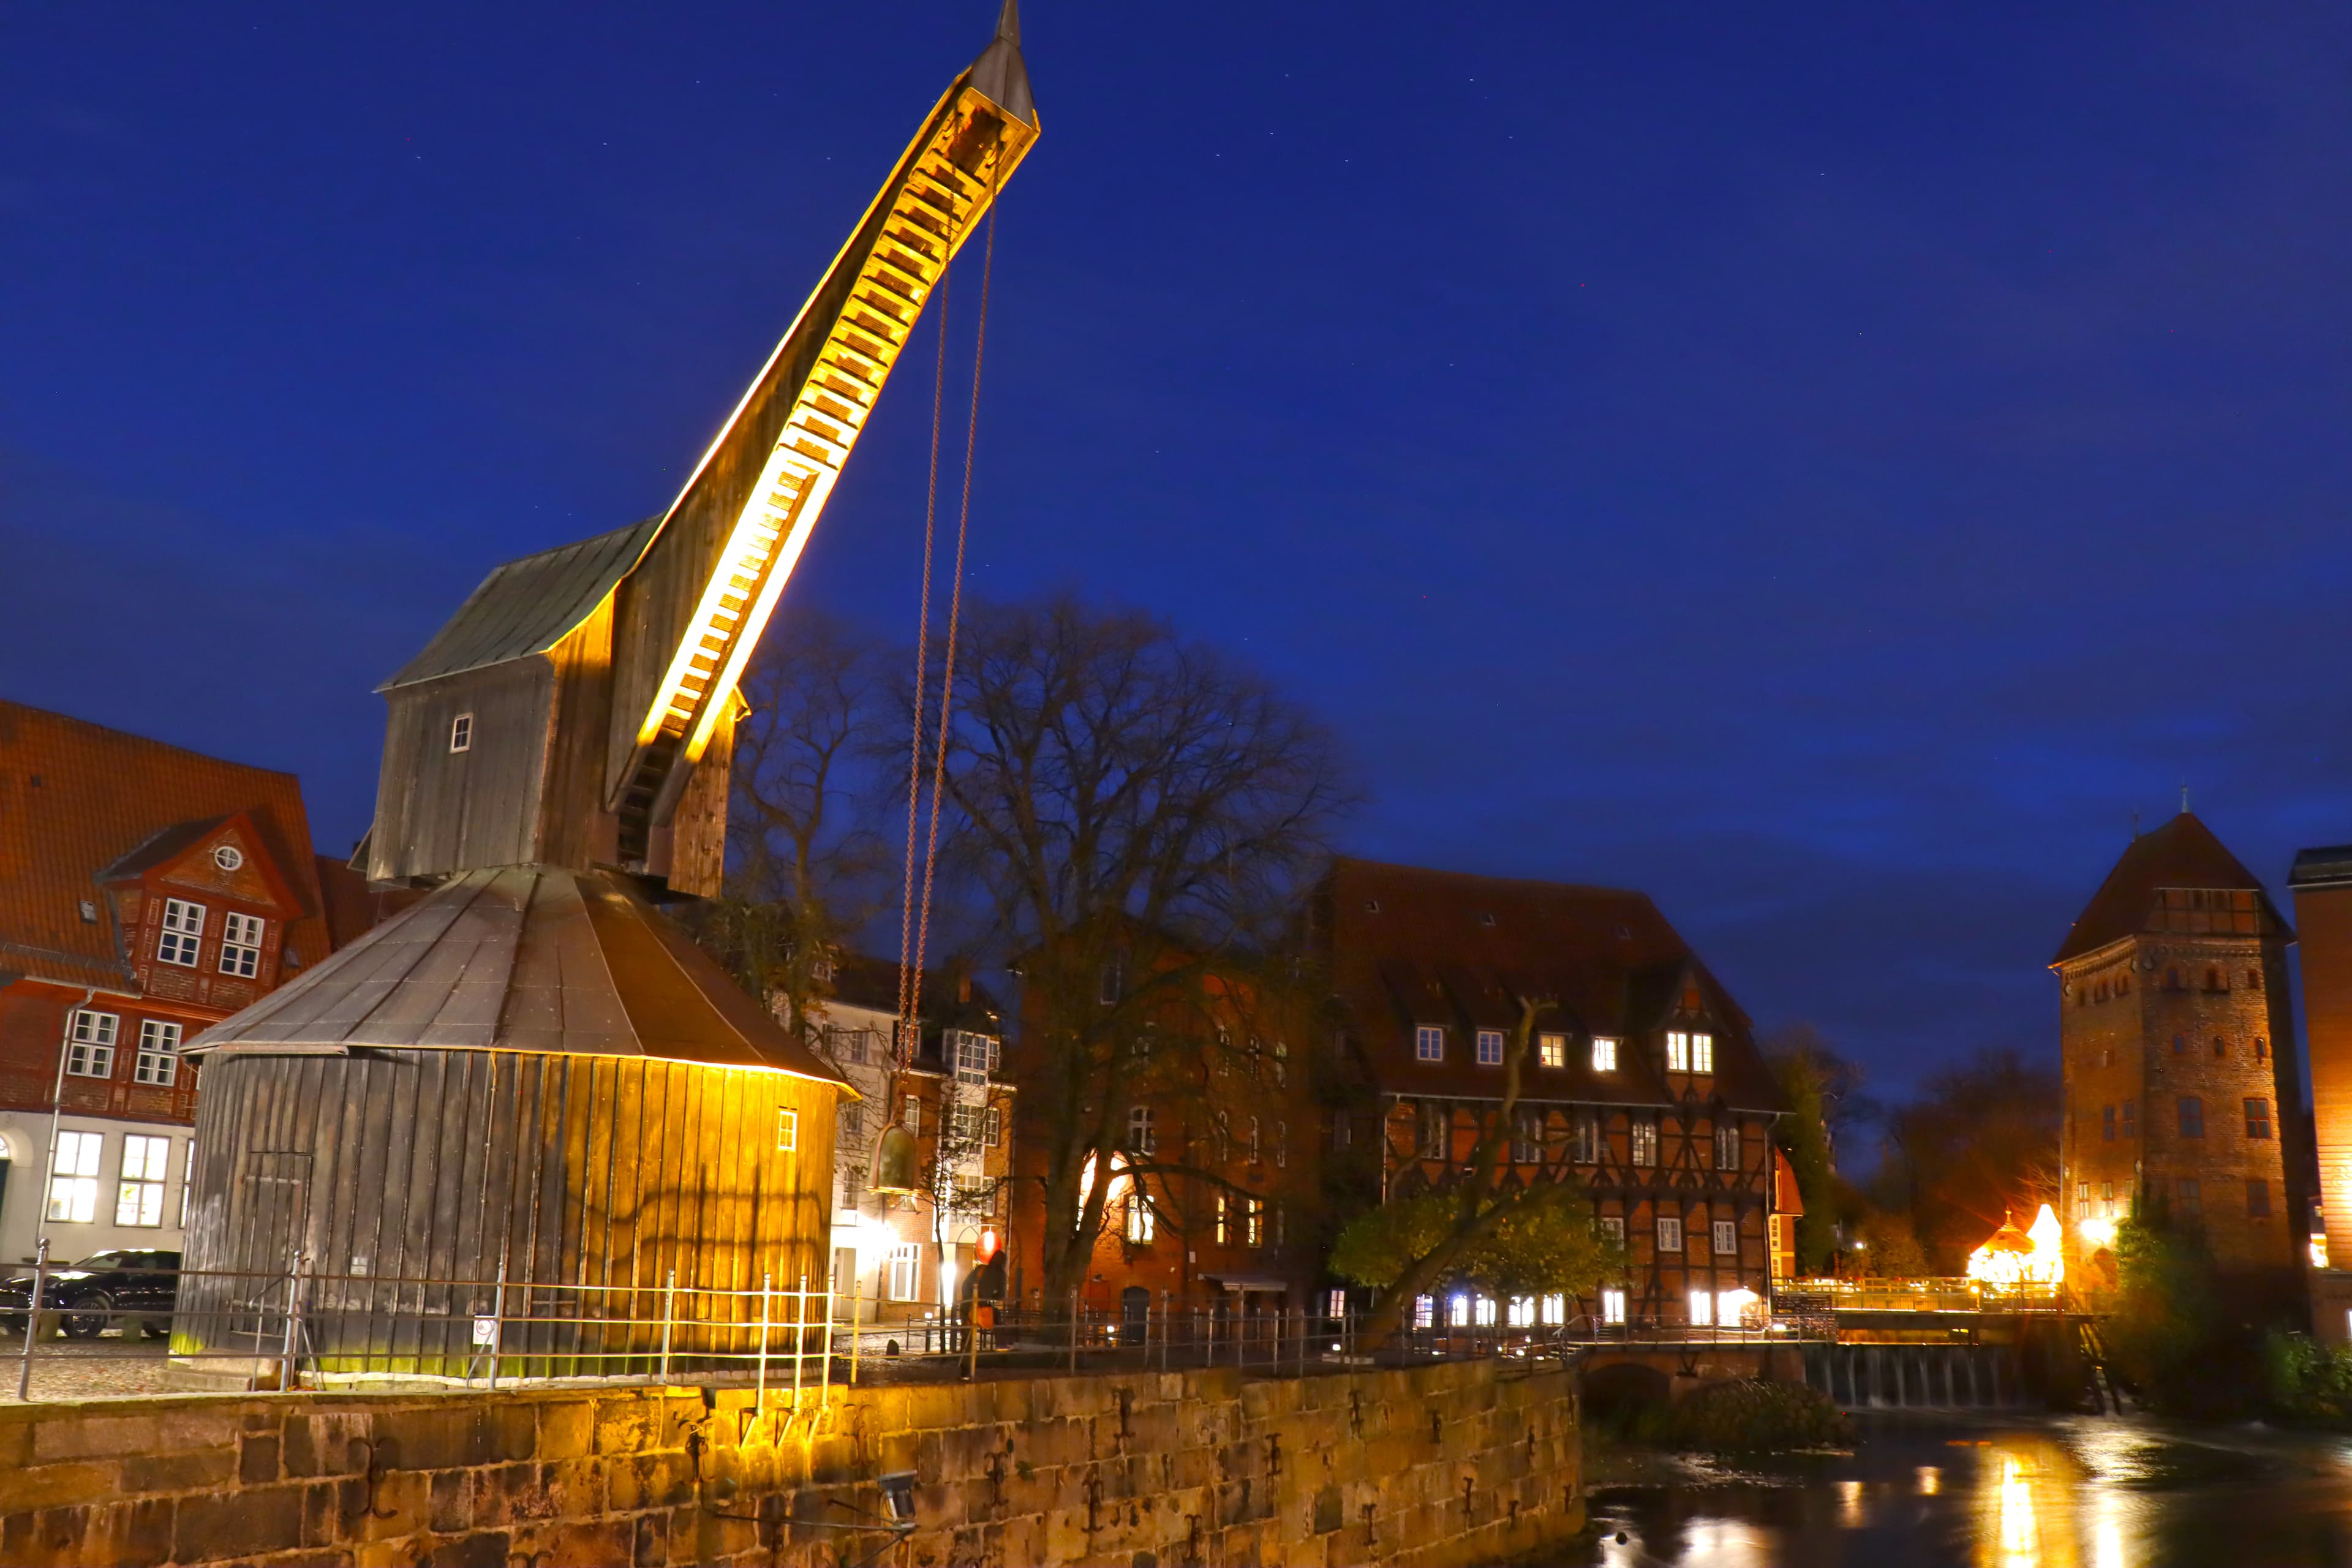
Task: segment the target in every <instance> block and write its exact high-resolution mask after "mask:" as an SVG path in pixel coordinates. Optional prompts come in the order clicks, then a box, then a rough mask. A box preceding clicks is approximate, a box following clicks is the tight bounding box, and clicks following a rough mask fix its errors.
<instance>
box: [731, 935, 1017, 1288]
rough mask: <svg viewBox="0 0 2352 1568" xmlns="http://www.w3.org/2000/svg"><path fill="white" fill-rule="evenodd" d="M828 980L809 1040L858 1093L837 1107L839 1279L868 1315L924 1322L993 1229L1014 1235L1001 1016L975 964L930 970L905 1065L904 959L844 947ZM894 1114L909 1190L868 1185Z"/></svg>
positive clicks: (1009, 1095)
mask: <svg viewBox="0 0 2352 1568" xmlns="http://www.w3.org/2000/svg"><path fill="white" fill-rule="evenodd" d="M818 978H819V979H820V980H821V981H822V982H824V984H826V985H827V987H828V988H829V989H830V991H831V993H832V994H830V995H829V996H827V997H826V999H825V1001H824V1005H823V1008H822V1011H821V1014H819V1010H818V1009H816V1008H814V1007H813V1008H812V1009H811V1012H812V1014H818V1015H819V1016H815V1017H814V1018H813V1019H812V1021H813V1022H814V1024H815V1025H816V1030H815V1037H814V1039H813V1040H812V1042H811V1043H812V1044H813V1045H814V1046H815V1047H816V1049H817V1051H818V1053H819V1054H820V1055H821V1056H823V1057H824V1058H825V1059H826V1060H827V1061H828V1062H830V1063H831V1064H832V1065H833V1066H834V1067H835V1068H836V1069H837V1070H839V1072H840V1073H841V1075H842V1077H844V1078H845V1079H848V1080H849V1082H850V1084H851V1086H852V1087H854V1088H855V1089H856V1090H857V1093H858V1096H859V1098H857V1099H856V1100H851V1099H848V1098H846V1097H845V1098H844V1100H843V1101H842V1104H841V1107H840V1109H839V1110H837V1111H836V1112H835V1117H836V1119H837V1124H836V1126H835V1133H834V1145H833V1147H834V1182H833V1205H834V1206H833V1288H834V1289H835V1290H836V1291H839V1292H841V1293H843V1294H848V1293H850V1292H851V1291H853V1290H855V1292H856V1296H857V1300H858V1301H859V1303H860V1307H859V1311H860V1314H861V1316H862V1317H863V1318H865V1319H866V1320H867V1321H904V1320H909V1319H921V1318H924V1317H927V1316H929V1315H930V1314H932V1313H934V1312H936V1311H937V1310H939V1308H940V1306H941V1305H942V1302H943V1300H945V1299H946V1296H945V1295H943V1291H945V1292H950V1293H951V1292H952V1290H953V1289H955V1287H956V1285H957V1284H958V1283H959V1282H960V1281H961V1280H963V1279H966V1278H968V1277H969V1275H970V1272H971V1268H972V1265H973V1262H974V1258H975V1255H976V1250H977V1248H978V1247H979V1245H980V1242H981V1239H982V1232H983V1231H984V1230H995V1231H997V1232H998V1234H999V1235H1000V1236H1001V1235H1002V1232H1003V1223H1004V1214H1005V1209H1006V1202H1007V1198H1006V1189H1007V1185H1008V1179H1009V1177H1010V1175H1011V1173H1012V1164H1011V1161H1012V1148H1011V1145H1012V1139H1011V1137H1010V1135H1009V1128H1010V1126H1011V1123H1012V1120H1013V1086H1012V1084H1011V1082H1010V1081H1008V1080H1007V1079H1006V1078H1005V1076H1004V1073H1003V1048H1002V1041H1003V1019H1002V1016H1001V1015H1000V1013H999V1011H998V1008H997V1004H996V999H995V998H994V997H992V996H991V995H990V994H988V992H987V990H986V989H985V988H983V987H982V986H980V985H978V984H974V983H973V981H972V979H971V975H970V974H969V973H962V972H950V971H946V970H933V971H932V972H931V973H929V975H928V976H926V977H925V980H924V984H923V991H922V997H921V1001H920V1003H919V1005H918V1008H917V1013H918V1016H919V1017H920V1019H921V1020H922V1026H921V1029H920V1030H919V1035H920V1040H919V1045H918V1047H917V1048H916V1050H915V1051H914V1052H913V1054H912V1055H911V1056H910V1057H909V1058H908V1061H907V1062H906V1063H905V1064H904V1065H903V1066H899V1065H898V1064H897V1063H896V1062H895V1060H894V1058H893V1057H892V1054H891V1048H890V1043H891V1041H892V1040H894V1039H896V1038H897V1037H898V964H897V963H893V962H890V961H888V960H886V959H878V958H868V957H865V956H863V955H861V954H857V953H842V954H839V955H837V956H835V958H834V959H833V960H831V962H830V963H828V964H827V965H826V966H825V968H824V971H823V972H822V973H820V974H819V976H818ZM777 1011H778V1013H779V1015H780V1016H782V1015H783V1014H784V1013H785V1011H786V1009H785V1008H784V1007H783V1005H782V1004H781V1002H780V1003H779V1005H778V1008H777ZM894 1080H895V1081H894ZM891 1121H897V1122H898V1124H899V1125H901V1126H903V1127H905V1128H907V1129H908V1131H910V1132H912V1133H913V1134H914V1135H915V1141H916V1148H917V1160H916V1164H917V1169H918V1170H919V1173H921V1175H922V1177H923V1187H924V1190H923V1191H921V1192H919V1193H918V1194H916V1195H915V1196H912V1197H903V1196H887V1195H883V1194H876V1193H875V1192H874V1191H872V1189H871V1185H870V1184H871V1181H872V1178H873V1175H874V1152H875V1145H876V1143H877V1141H878V1140H879V1139H880V1137H881V1135H882V1130H883V1129H884V1128H885V1127H887V1126H888V1125H889V1124H890V1122H891ZM942 1269H944V1270H945V1271H946V1272H945V1275H944V1276H943V1275H942ZM848 1310H849V1309H848V1308H847V1307H846V1306H844V1307H843V1308H841V1311H842V1313H843V1314H844V1315H845V1316H846V1314H847V1312H848Z"/></svg>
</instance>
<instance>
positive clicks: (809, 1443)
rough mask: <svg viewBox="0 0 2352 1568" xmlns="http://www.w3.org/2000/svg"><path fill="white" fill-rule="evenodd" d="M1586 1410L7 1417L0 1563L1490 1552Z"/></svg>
mask: <svg viewBox="0 0 2352 1568" xmlns="http://www.w3.org/2000/svg"><path fill="white" fill-rule="evenodd" d="M1577 1419H1578V1398H1577V1376H1576V1373H1573V1372H1571V1371H1562V1370H1557V1369H1553V1370H1545V1371H1529V1370H1527V1369H1526V1368H1525V1367H1524V1366H1523V1365H1519V1364H1515V1363H1498V1362H1492V1361H1488V1362H1467V1363H1446V1364H1439V1365H1432V1366H1426V1367H1417V1368H1411V1369H1407V1370H1402V1371H1371V1370H1362V1371H1346V1372H1333V1373H1321V1374H1316V1375H1309V1376H1306V1377H1297V1378H1262V1377H1253V1376H1245V1375H1244V1374H1243V1373H1239V1372H1235V1371H1233V1370H1231V1369H1217V1370H1212V1371H1207V1372H1181V1373H1135V1374H1133V1375H1127V1374H1122V1373H1101V1374H1095V1375H1089V1376H1083V1377H1047V1378H1034V1379H1017V1380H991V1381H984V1382H980V1383H973V1384H940V1385H909V1386H898V1387H877V1388H861V1389H857V1390H854V1391H845V1390H842V1389H835V1390H833V1391H831V1394H830V1396H829V1398H825V1399H823V1400H820V1398H819V1397H818V1396H817V1395H816V1394H815V1393H814V1391H810V1392H809V1393H807V1394H803V1401H802V1405H801V1407H800V1409H799V1410H798V1411H797V1413H795V1412H794V1411H793V1409H792V1408H791V1405H790V1395H789V1394H771V1395H770V1396H769V1400H768V1406H767V1409H766V1411H765V1413H764V1414H761V1413H760V1412H757V1411H755V1410H754V1408H753V1398H752V1394H751V1391H750V1390H748V1389H746V1390H735V1389H719V1390H702V1389H691V1388H688V1389H681V1388H669V1389H624V1390H614V1389H565V1390H550V1389H528V1390H518V1391H510V1392H509V1391H501V1392H499V1393H496V1394H491V1393H487V1392H483V1393H473V1394H332V1393H326V1394H272V1395H258V1394H214V1395H188V1396H174V1397H170V1398H162V1399H153V1400H140V1401H111V1402H91V1403H89V1404H83V1405H14V1406H5V1407H0V1563H7V1564H9V1565H10V1568H36V1565H39V1564H49V1563H57V1564H65V1563H76V1564H95V1565H101V1568H129V1565H131V1564H149V1563H156V1564H162V1563H253V1564H257V1565H268V1568H296V1565H298V1564H299V1565H301V1568H313V1565H315V1568H329V1565H334V1568H373V1565H386V1568H389V1565H392V1564H399V1565H402V1568H409V1565H416V1568H581V1565H589V1564H604V1563H613V1564H628V1565H631V1568H661V1565H667V1564H683V1563H703V1564H713V1565H719V1564H727V1565H732V1564H743V1565H745V1568H749V1565H751V1564H758V1565H759V1568H786V1565H792V1568H839V1565H841V1564H847V1563H867V1562H874V1563H887V1564H894V1565H898V1568H927V1565H928V1568H950V1565H961V1564H972V1565H978V1564H1004V1565H1007V1568H1029V1565H1032V1564H1046V1563H1103V1564H1116V1565H1117V1568H1162V1565H1165V1568H1179V1565H1190V1564H1198V1565H1201V1568H1213V1565H1221V1564H1268V1565H1271V1564H1283V1565H1291V1564H1298V1565H1307V1564H1312V1565H1315V1568H1336V1565H1340V1564H1348V1565H1353V1564H1365V1563H1398V1564H1405V1563H1412V1564H1433V1565H1434V1564H1451V1563H1462V1564H1471V1563H1503V1562H1509V1561H1513V1560H1517V1559H1520V1558H1524V1557H1527V1556H1528V1555H1530V1554H1532V1553H1534V1552H1539V1551H1540V1550H1542V1549H1543V1548H1545V1547H1546V1546H1548V1545H1550V1544H1552V1543H1555V1542H1559V1541H1560V1540H1562V1539H1563V1538H1565V1537H1567V1536H1569V1535H1571V1534H1573V1533H1574V1532H1576V1531H1580V1530H1581V1529H1582V1528H1583V1525H1584V1507H1583V1493H1582V1488H1581V1484H1580V1460H1581V1447H1580V1440H1579V1436H1578V1427H1577ZM894 1475H896V1476H908V1477H910V1480H909V1481H908V1483H907V1485H908V1494H907V1495H908V1496H910V1497H911V1500H912V1504H913V1518H914V1528H913V1529H912V1530H911V1531H908V1532H907V1533H906V1535H905V1538H904V1540H903V1541H901V1542H898V1543H895V1544H894V1543H892V1542H890V1540H889V1538H888V1536H887V1533H886V1532H884V1531H883V1530H882V1529H880V1528H879V1525H880V1521H883V1520H887V1518H889V1517H890V1515H891V1513H892V1508H891V1504H890V1501H889V1499H888V1497H887V1494H886V1491H885V1489H884V1487H883V1485H882V1482H883V1479H884V1478H886V1477H891V1476H894ZM820 1525H848V1526H853V1527H856V1528H853V1529H846V1530H845V1529H831V1528H818V1526H820Z"/></svg>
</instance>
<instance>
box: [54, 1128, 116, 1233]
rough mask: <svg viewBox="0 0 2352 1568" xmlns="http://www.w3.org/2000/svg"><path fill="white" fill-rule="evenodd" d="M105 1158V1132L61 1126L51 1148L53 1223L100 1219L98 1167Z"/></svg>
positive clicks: (87, 1223) (72, 1222) (85, 1221)
mask: <svg viewBox="0 0 2352 1568" xmlns="http://www.w3.org/2000/svg"><path fill="white" fill-rule="evenodd" d="M105 1159H106V1134H105V1133H103V1132H81V1131H75V1130H73V1129H71V1128H59V1129H58V1136H57V1142H55V1143H54V1144H52V1145H51V1146H50V1149H49V1193H48V1217H49V1223H50V1224H51V1225H95V1224H96V1223H98V1168H99V1166H100V1164H101V1163H103V1162H104V1161H105Z"/></svg>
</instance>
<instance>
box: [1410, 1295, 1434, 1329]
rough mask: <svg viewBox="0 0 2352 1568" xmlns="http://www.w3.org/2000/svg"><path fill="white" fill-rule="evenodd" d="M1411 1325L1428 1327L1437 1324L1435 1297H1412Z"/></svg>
mask: <svg viewBox="0 0 2352 1568" xmlns="http://www.w3.org/2000/svg"><path fill="white" fill-rule="evenodd" d="M1412 1326H1413V1327H1414V1328H1416V1329H1430V1328H1435V1327H1436V1326H1437V1298H1436V1297H1434V1296H1415V1297H1414V1298H1413V1299H1412Z"/></svg>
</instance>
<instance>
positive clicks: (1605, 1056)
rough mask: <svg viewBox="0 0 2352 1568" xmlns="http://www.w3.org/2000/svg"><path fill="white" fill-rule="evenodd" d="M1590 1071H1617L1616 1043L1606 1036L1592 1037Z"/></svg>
mask: <svg viewBox="0 0 2352 1568" xmlns="http://www.w3.org/2000/svg"><path fill="white" fill-rule="evenodd" d="M1592 1070H1593V1071H1594V1072H1615V1071H1616V1070H1617V1042H1616V1041H1615V1040H1614V1039H1612V1038H1611V1037H1609V1036H1607V1035H1595V1036H1593V1037H1592Z"/></svg>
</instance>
